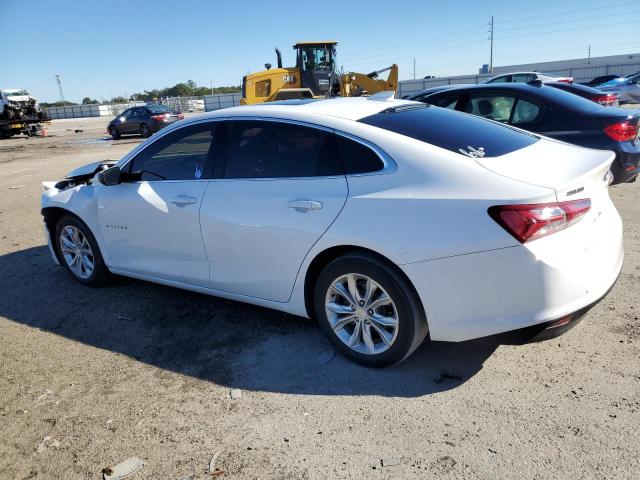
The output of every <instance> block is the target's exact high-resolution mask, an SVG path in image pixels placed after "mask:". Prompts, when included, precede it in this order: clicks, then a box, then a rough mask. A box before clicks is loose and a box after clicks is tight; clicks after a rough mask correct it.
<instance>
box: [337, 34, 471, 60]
mask: <svg viewBox="0 0 640 480" xmlns="http://www.w3.org/2000/svg"><path fill="white" fill-rule="evenodd" d="M481 29H482V30H484V28H482V27H479V26H478V27H475V29H471V30H470V29H468V28H465V29H464V30H459V31H456V32H450V33H445V34H443V35H439V36H438V37H431V38H428V39H423V40H418V41H412V42H404V43H401V44H397V45H393V46H386V47H381V48H377V49H376V51H378V52H379V51H382V50H397V49H398V47H401V46H405V45H409V46H410V47H409V48H415V47H416V46H418V45H424V44H430V43H433V42H434V41H436V44H437V45H441V44H442V43H443V42H442V39H443V38H446V37H450V36H457V35H459V34H461V33H469V32H473V31H474V30H477V31H480V30H481ZM477 35H478V33H471V35H467V36H463V37H458V39H460V38H468V37H470V36H477ZM445 43H446V42H445ZM401 50H406V48H405V49H401ZM340 58H341V59H342V60H344V59H349V58H363V57H362V55H358V54H352V55H341V56H340ZM364 58H366V57H364Z"/></svg>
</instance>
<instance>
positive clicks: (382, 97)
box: [367, 90, 396, 102]
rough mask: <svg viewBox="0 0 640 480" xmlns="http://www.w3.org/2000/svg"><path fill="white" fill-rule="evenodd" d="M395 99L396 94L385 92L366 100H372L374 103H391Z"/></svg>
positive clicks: (390, 91) (391, 91)
mask: <svg viewBox="0 0 640 480" xmlns="http://www.w3.org/2000/svg"><path fill="white" fill-rule="evenodd" d="M395 98H396V92H394V91H393V90H387V91H384V92H378V93H374V94H373V95H371V96H370V97H368V98H367V99H368V100H374V101H376V102H393V100H394V99H395Z"/></svg>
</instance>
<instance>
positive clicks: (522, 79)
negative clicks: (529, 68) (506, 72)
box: [512, 73, 533, 83]
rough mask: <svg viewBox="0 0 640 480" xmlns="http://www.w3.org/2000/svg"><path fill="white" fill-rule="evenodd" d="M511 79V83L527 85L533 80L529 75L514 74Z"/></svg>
mask: <svg viewBox="0 0 640 480" xmlns="http://www.w3.org/2000/svg"><path fill="white" fill-rule="evenodd" d="M512 78H513V80H512V81H513V82H516V83H527V82H530V81H531V80H533V75H532V74H531V73H514V74H513V77H512Z"/></svg>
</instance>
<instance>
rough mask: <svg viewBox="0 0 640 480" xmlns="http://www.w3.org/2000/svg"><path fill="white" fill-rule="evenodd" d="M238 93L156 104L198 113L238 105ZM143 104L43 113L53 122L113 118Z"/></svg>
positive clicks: (74, 107) (77, 107) (75, 107)
mask: <svg viewBox="0 0 640 480" xmlns="http://www.w3.org/2000/svg"><path fill="white" fill-rule="evenodd" d="M241 97H242V94H240V93H222V94H218V95H206V96H204V97H173V98H161V99H160V100H158V102H157V103H160V104H162V105H166V106H167V107H169V108H170V109H172V110H176V111H178V112H198V111H207V112H210V111H212V110H218V109H220V108H227V107H234V106H236V105H240V98H241ZM141 105H145V102H142V101H135V102H129V103H105V104H100V105H71V106H68V107H48V108H45V111H46V112H47V113H48V114H49V117H51V118H52V119H53V120H57V119H61V118H84V117H115V116H116V115H120V114H121V113H122V112H124V111H125V110H126V109H127V108H131V107H139V106H141Z"/></svg>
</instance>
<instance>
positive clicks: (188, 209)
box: [95, 180, 209, 286]
mask: <svg viewBox="0 0 640 480" xmlns="http://www.w3.org/2000/svg"><path fill="white" fill-rule="evenodd" d="M206 187H207V181H206V180H190V181H170V182H161V181H157V182H155V181H151V182H147V181H143V182H132V183H121V184H120V185H114V186H109V187H105V186H103V185H100V184H97V185H95V188H96V193H97V195H98V197H99V198H100V200H99V202H98V205H97V207H98V208H97V217H98V222H99V224H100V229H101V231H102V237H103V239H104V242H105V244H106V249H107V251H108V252H109V257H110V264H109V265H110V266H113V267H114V268H117V269H118V270H127V271H131V272H134V273H140V274H143V275H151V276H164V277H166V278H167V279H170V280H175V281H182V282H189V283H193V284H196V285H202V286H209V268H208V263H207V255H206V253H205V250H204V246H203V244H202V235H201V233H200V223H199V215H200V213H199V212H200V206H201V202H202V197H203V196H204V192H205V189H206Z"/></svg>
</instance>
